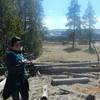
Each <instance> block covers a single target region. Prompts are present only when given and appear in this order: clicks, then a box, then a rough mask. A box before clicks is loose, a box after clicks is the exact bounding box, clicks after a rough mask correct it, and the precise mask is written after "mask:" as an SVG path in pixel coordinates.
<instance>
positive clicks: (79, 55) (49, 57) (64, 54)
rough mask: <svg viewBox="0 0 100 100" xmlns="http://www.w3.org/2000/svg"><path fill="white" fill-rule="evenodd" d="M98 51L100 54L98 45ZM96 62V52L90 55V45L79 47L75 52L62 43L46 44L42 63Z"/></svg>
mask: <svg viewBox="0 0 100 100" xmlns="http://www.w3.org/2000/svg"><path fill="white" fill-rule="evenodd" d="M96 48H97V51H98V52H99V53H100V46H99V45H97V44H96ZM80 60H81V61H96V60H97V55H96V53H95V51H93V52H91V53H89V52H88V45H77V46H76V48H75V50H74V51H73V50H71V45H68V44H66V45H62V44H61V43H44V44H43V54H42V56H40V58H39V61H40V62H48V63H49V62H50V63H52V62H54V63H55V62H56V63H57V62H64V61H80Z"/></svg>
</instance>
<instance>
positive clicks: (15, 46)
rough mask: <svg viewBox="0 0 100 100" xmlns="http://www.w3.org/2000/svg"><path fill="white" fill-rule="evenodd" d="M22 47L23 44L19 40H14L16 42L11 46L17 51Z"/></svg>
mask: <svg viewBox="0 0 100 100" xmlns="http://www.w3.org/2000/svg"><path fill="white" fill-rule="evenodd" d="M22 48H23V46H22V44H21V43H20V42H16V43H15V44H14V46H13V49H14V50H17V51H20V50H22Z"/></svg>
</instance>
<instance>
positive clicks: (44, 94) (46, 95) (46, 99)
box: [40, 85, 48, 100]
mask: <svg viewBox="0 0 100 100" xmlns="http://www.w3.org/2000/svg"><path fill="white" fill-rule="evenodd" d="M40 100H48V89H47V85H45V86H44V87H43V95H42V97H41V98H40Z"/></svg>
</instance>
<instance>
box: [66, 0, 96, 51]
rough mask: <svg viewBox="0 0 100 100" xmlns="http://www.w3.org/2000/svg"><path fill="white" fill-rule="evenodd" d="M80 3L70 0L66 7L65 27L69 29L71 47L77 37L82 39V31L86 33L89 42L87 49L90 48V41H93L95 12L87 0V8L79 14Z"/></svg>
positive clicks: (73, 46) (73, 45)
mask: <svg viewBox="0 0 100 100" xmlns="http://www.w3.org/2000/svg"><path fill="white" fill-rule="evenodd" d="M80 8H81V5H80V4H79V3H78V0H71V2H70V5H69V7H68V12H67V14H66V17H67V20H68V22H67V24H66V27H67V28H68V29H69V30H70V37H71V40H72V48H73V49H74V48H75V42H76V39H77V37H79V38H80V40H84V39H83V37H81V36H82V33H83V34H84V33H85V34H87V36H86V38H85V39H86V40H87V42H88V44H89V50H90V49H91V43H92V42H93V33H94V29H95V24H96V17H95V12H94V9H93V7H92V4H91V3H90V2H88V4H87V8H86V10H85V12H84V14H83V16H81V9H80Z"/></svg>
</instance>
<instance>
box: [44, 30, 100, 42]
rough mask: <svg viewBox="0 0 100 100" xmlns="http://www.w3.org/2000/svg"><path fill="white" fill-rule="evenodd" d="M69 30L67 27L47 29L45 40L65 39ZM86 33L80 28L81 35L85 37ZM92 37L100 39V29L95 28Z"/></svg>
mask: <svg viewBox="0 0 100 100" xmlns="http://www.w3.org/2000/svg"><path fill="white" fill-rule="evenodd" d="M70 31H71V30H67V29H52V30H48V35H46V37H47V38H46V39H47V40H53V41H56V40H58V41H59V40H62V41H63V40H67V38H68V36H69V34H70ZM86 35H87V34H86V33H85V31H84V30H81V37H82V38H85V37H86ZM93 37H94V38H95V39H97V40H100V29H95V31H94V35H93Z"/></svg>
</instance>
